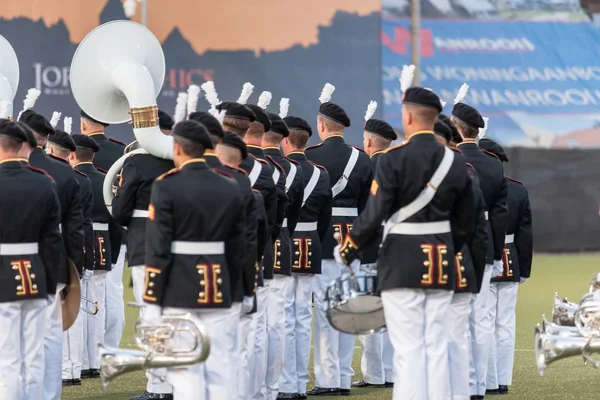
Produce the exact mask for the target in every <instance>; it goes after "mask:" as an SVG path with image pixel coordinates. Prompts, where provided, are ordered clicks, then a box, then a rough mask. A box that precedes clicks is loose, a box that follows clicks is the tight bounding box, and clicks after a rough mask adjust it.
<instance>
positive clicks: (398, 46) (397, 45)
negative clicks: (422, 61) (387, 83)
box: [381, 26, 433, 57]
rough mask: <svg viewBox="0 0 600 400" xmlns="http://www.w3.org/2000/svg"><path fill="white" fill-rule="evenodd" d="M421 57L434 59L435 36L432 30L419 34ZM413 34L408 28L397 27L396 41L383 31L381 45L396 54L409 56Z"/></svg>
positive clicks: (395, 31)
mask: <svg viewBox="0 0 600 400" xmlns="http://www.w3.org/2000/svg"><path fill="white" fill-rule="evenodd" d="M419 37H420V39H421V40H420V41H421V43H420V47H421V57H433V35H432V33H431V29H421V32H420V33H419ZM410 39H411V34H410V30H409V29H408V28H405V27H403V26H397V27H395V28H394V39H393V40H392V39H390V37H389V36H388V35H387V34H386V33H385V32H384V31H381V43H382V44H383V45H384V46H385V47H387V48H389V49H390V50H391V51H393V52H394V53H396V54H408V49H409V48H410Z"/></svg>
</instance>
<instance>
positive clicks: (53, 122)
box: [50, 111, 62, 128]
mask: <svg viewBox="0 0 600 400" xmlns="http://www.w3.org/2000/svg"><path fill="white" fill-rule="evenodd" d="M61 115H62V114H61V113H59V112H58V111H54V112H52V118H50V125H52V127H53V128H56V125H58V121H60V116H61Z"/></svg>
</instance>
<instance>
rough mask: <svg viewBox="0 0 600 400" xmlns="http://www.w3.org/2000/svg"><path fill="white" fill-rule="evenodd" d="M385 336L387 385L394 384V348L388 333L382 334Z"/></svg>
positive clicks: (384, 349)
mask: <svg viewBox="0 0 600 400" xmlns="http://www.w3.org/2000/svg"><path fill="white" fill-rule="evenodd" d="M381 335H382V336H383V371H384V372H385V381H386V383H394V346H392V342H391V341H390V335H389V333H388V331H387V330H386V331H385V332H382V333H381Z"/></svg>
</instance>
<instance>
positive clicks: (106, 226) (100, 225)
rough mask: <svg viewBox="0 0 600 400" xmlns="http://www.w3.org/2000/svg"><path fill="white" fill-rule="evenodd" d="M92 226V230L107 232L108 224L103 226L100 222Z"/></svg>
mask: <svg viewBox="0 0 600 400" xmlns="http://www.w3.org/2000/svg"><path fill="white" fill-rule="evenodd" d="M92 225H93V228H94V230H95V231H107V230H108V224H103V223H102V222H94V223H93V224H92Z"/></svg>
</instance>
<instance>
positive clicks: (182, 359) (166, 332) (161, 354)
mask: <svg viewBox="0 0 600 400" xmlns="http://www.w3.org/2000/svg"><path fill="white" fill-rule="evenodd" d="M176 335H177V336H178V337H182V336H184V335H188V336H191V339H192V340H191V343H192V344H191V346H189V347H188V348H183V349H179V348H174V347H173V345H172V344H170V343H169V341H170V340H171V339H173V338H174V337H175V336H176ZM135 340H136V343H137V344H138V346H139V347H140V348H141V349H143V351H140V350H129V349H119V348H107V347H104V346H103V345H100V376H101V377H102V382H103V384H104V386H105V387H106V386H107V385H108V383H109V382H110V381H111V380H112V379H114V378H115V377H117V376H119V375H122V374H126V373H128V372H133V371H139V370H145V369H153V368H173V367H183V366H186V365H192V364H198V363H201V362H203V361H205V360H206V359H207V358H208V356H209V354H210V338H209V336H208V334H207V333H206V330H205V329H204V327H203V326H202V325H201V324H199V323H196V322H195V321H194V320H193V319H192V318H191V317H190V315H189V314H184V315H177V316H164V315H163V316H162V317H161V318H160V319H159V320H157V321H150V322H147V321H144V320H143V319H141V318H140V319H138V321H137V323H136V325H135Z"/></svg>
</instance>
